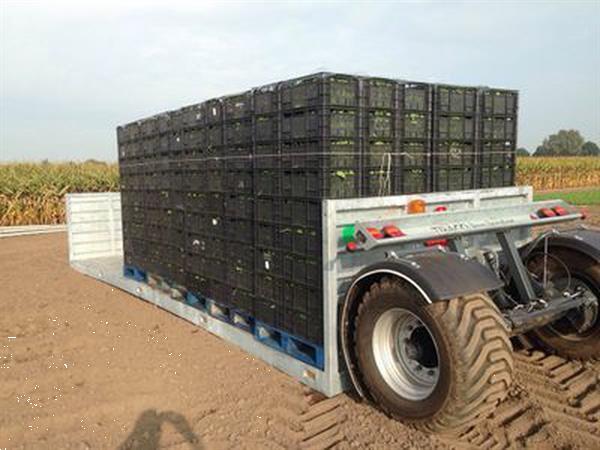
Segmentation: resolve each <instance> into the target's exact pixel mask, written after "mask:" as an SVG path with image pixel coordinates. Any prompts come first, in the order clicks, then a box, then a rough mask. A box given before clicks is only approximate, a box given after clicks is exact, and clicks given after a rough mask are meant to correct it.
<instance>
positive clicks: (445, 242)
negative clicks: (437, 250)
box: [425, 239, 448, 247]
mask: <svg viewBox="0 0 600 450" xmlns="http://www.w3.org/2000/svg"><path fill="white" fill-rule="evenodd" d="M437 245H441V246H442V247H445V246H446V245H448V239H429V240H428V241H425V246H426V247H435V246H437Z"/></svg>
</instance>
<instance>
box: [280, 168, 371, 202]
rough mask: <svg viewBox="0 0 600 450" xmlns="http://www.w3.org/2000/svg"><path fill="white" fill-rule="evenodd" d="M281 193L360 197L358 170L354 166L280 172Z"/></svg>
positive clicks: (287, 195) (326, 196)
mask: <svg viewBox="0 0 600 450" xmlns="http://www.w3.org/2000/svg"><path fill="white" fill-rule="evenodd" d="M281 195H283V196H285V197H300V198H354V197H360V172H359V171H358V170H357V169H356V168H355V167H349V168H345V169H342V168H338V169H337V170H336V169H332V170H327V171H325V172H323V171H322V170H320V169H312V170H311V169H308V170H300V169H297V170H286V171H283V172H282V179H281Z"/></svg>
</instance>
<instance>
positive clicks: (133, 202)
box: [121, 189, 146, 207]
mask: <svg viewBox="0 0 600 450" xmlns="http://www.w3.org/2000/svg"><path fill="white" fill-rule="evenodd" d="M145 201H146V194H145V191H144V190H142V189H122V190H121V205H123V206H140V207H141V206H143V205H144V203H145Z"/></svg>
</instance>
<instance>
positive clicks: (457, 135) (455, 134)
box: [433, 116, 477, 141]
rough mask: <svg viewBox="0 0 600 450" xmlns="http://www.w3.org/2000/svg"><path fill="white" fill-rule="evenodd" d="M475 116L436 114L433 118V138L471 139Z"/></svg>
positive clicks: (473, 132)
mask: <svg viewBox="0 0 600 450" xmlns="http://www.w3.org/2000/svg"><path fill="white" fill-rule="evenodd" d="M476 124H477V122H476V120H475V117H472V116H437V117H436V118H435V120H434V126H433V138H434V140H463V141H473V140H474V139H475V128H476Z"/></svg>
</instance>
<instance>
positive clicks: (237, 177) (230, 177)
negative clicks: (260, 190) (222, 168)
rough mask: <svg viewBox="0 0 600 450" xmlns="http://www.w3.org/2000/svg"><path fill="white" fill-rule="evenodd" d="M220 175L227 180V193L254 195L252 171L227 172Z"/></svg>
mask: <svg viewBox="0 0 600 450" xmlns="http://www.w3.org/2000/svg"><path fill="white" fill-rule="evenodd" d="M219 175H221V176H222V177H224V179H225V190H226V191H227V192H231V193H236V194H244V195H252V170H227V171H226V172H225V173H223V174H219Z"/></svg>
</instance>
